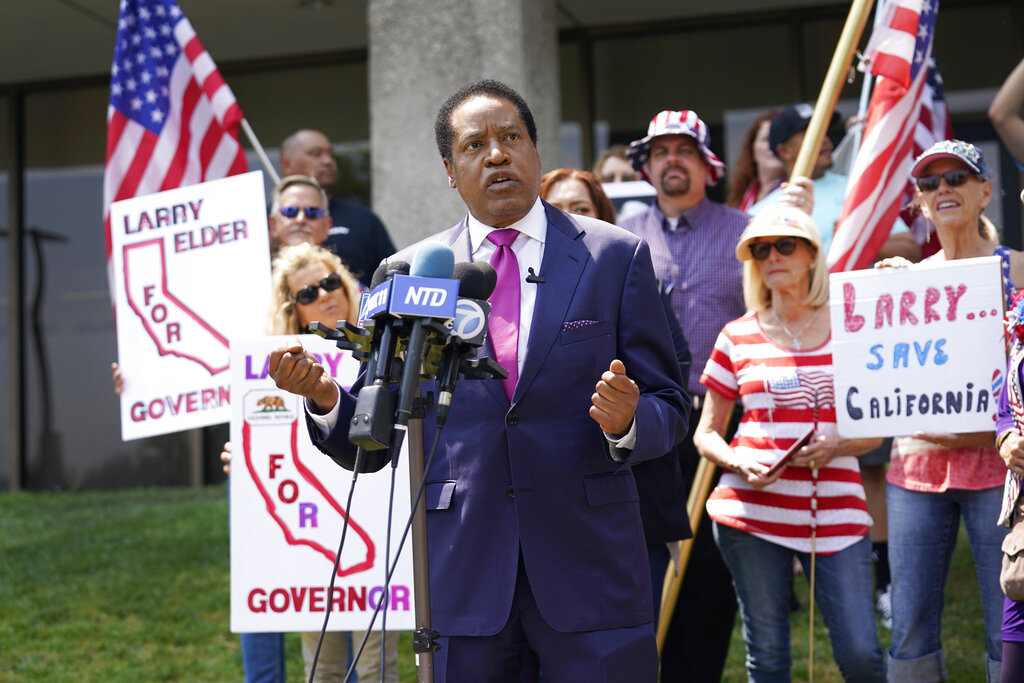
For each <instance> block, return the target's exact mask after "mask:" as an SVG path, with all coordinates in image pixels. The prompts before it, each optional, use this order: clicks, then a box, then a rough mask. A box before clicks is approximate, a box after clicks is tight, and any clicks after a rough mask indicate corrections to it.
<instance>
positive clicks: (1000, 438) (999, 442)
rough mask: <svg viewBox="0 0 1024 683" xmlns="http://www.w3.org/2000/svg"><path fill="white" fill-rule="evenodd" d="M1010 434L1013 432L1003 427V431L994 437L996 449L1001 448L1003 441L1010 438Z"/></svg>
mask: <svg viewBox="0 0 1024 683" xmlns="http://www.w3.org/2000/svg"><path fill="white" fill-rule="evenodd" d="M1010 434H1013V430H1012V429H1004V430H1003V432H1002V433H1001V434H1000V435H999V436H997V437H996V450H997V451H999V450H1002V448H1003V442H1004V441H1006V440H1007V439H1008V438H1010Z"/></svg>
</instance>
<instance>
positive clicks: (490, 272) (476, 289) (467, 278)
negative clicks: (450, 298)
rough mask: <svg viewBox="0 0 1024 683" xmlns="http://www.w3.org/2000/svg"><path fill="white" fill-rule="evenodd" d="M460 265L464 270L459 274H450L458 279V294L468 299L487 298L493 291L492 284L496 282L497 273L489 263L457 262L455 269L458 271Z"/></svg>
mask: <svg viewBox="0 0 1024 683" xmlns="http://www.w3.org/2000/svg"><path fill="white" fill-rule="evenodd" d="M460 266H465V267H464V268H462V269H461V270H462V271H464V272H462V273H460V274H459V275H454V274H453V275H452V277H454V278H455V279H456V280H458V281H459V296H461V297H465V298H468V299H487V298H489V297H490V296H491V293H492V292H494V286H495V285H496V284H497V283H498V274H497V273H496V272H495V271H494V268H493V267H491V264H489V263H486V262H483V261H475V262H473V263H458V264H456V265H455V270H456V271H460V268H459V267H460Z"/></svg>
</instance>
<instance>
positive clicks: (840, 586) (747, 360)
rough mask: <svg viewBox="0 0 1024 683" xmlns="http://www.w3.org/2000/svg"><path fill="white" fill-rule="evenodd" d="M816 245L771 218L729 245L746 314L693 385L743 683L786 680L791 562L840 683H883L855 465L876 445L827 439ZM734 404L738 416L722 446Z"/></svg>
mask: <svg viewBox="0 0 1024 683" xmlns="http://www.w3.org/2000/svg"><path fill="white" fill-rule="evenodd" d="M820 246H821V238H820V236H819V235H818V231H817V229H816V228H815V226H814V223H813V221H812V220H811V219H810V217H809V216H808V215H807V214H805V213H804V212H803V211H800V210H799V209H795V208H790V207H786V206H780V207H778V208H776V209H773V210H771V211H768V212H765V213H762V214H760V215H759V216H757V217H756V218H755V219H754V220H753V221H752V222H751V223H750V225H749V226H748V227H747V229H746V230H745V231H744V233H743V235H742V236H741V237H740V240H739V242H738V243H737V245H736V256H737V258H739V259H740V260H741V261H743V293H744V299H745V301H746V304H747V308H748V312H747V314H746V315H744V316H743V317H741V318H738V319H737V320H734V321H732V322H731V323H729V324H727V325H726V326H725V328H724V329H723V330H722V333H721V334H720V335H719V337H718V341H717V342H716V343H715V349H714V351H713V352H712V354H711V358H710V359H709V360H708V364H707V367H706V369H705V371H704V375H703V376H702V377H701V379H700V381H701V383H702V384H704V385H705V386H706V387H707V388H708V389H709V390H710V391H708V392H707V397H706V399H705V403H704V409H703V412H702V413H701V417H700V422H699V424H698V425H697V430H696V433H695V434H694V443H695V444H696V446H697V448H698V449H699V451H700V453H701V455H703V456H704V457H705V458H708V459H709V460H710V461H711V462H713V463H715V464H716V465H718V466H719V467H721V468H723V470H725V471H724V473H723V475H722V478H721V481H720V482H719V485H718V487H717V488H715V490H714V491H713V492H712V494H711V496H710V498H709V499H708V504H707V510H708V515H709V516H710V517H711V519H712V520H714V531H715V540H716V542H717V543H718V546H719V549H720V550H721V551H722V556H723V557H724V558H725V562H726V564H728V565H729V570H730V571H731V572H732V576H733V583H734V584H735V586H736V594H737V597H738V598H739V603H740V611H741V614H742V616H743V638H744V641H745V642H746V646H747V672H748V675H749V679H750V680H751V681H758V682H760V681H788V680H789V675H790V666H791V658H790V642H789V641H790V638H789V612H790V607H789V592H790V590H791V584H792V573H793V558H794V557H795V558H797V559H798V560H799V561H800V563H801V564H802V565H803V567H804V573H805V574H806V575H807V576H811V573H812V557H815V556H816V561H815V562H814V565H815V566H814V572H815V575H816V585H815V600H816V601H817V603H818V605H819V606H820V607H821V611H822V613H823V615H824V617H825V622H826V624H827V625H828V628H829V636H830V638H831V641H832V649H833V652H834V653H835V658H836V662H837V664H838V665H839V668H840V671H841V672H842V674H843V677H844V678H845V679H846V680H847V681H884V680H885V666H884V660H883V656H882V650H881V647H880V646H879V643H878V634H877V630H876V627H875V619H874V609H873V601H872V594H871V542H870V539H869V538H868V530H869V528H870V526H871V517H870V516H869V515H868V512H867V507H866V505H865V502H864V488H863V486H862V485H861V480H860V472H859V469H858V466H857V458H856V456H858V455H861V454H863V453H866V452H868V451H870V450H871V449H872V448H875V447H877V446H878V444H879V443H880V440H879V439H842V438H840V437H839V435H838V432H837V430H836V415H835V392H834V389H833V380H832V347H831V340H830V334H829V315H828V307H827V300H828V271H827V268H826V266H825V255H824V254H823V253H822V251H821V249H820ZM737 400H739V401H740V402H741V405H742V408H743V413H742V417H741V418H740V423H739V426H738V428H737V431H736V435H735V437H734V438H733V440H732V442H731V443H726V441H725V439H724V437H723V435H724V434H725V432H726V428H727V426H728V420H729V416H730V415H731V414H732V412H733V407H734V405H735V402H736V401H737ZM787 451H792V455H791V456H790V458H789V459H788V460H787V461H786V462H785V464H783V465H782V466H779V467H775V468H773V467H772V466H773V465H774V464H775V463H776V462H777V461H779V460H780V458H782V457H783V456H784V455H785V454H786V453H787Z"/></svg>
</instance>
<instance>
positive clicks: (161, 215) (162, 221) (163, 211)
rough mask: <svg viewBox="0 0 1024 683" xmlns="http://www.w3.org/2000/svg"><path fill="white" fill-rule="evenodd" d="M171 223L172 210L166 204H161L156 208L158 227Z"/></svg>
mask: <svg viewBox="0 0 1024 683" xmlns="http://www.w3.org/2000/svg"><path fill="white" fill-rule="evenodd" d="M170 224H171V212H170V210H168V208H167V207H166V206H161V207H160V208H158V209H157V210H156V227H158V228H162V227H164V226H165V225H170Z"/></svg>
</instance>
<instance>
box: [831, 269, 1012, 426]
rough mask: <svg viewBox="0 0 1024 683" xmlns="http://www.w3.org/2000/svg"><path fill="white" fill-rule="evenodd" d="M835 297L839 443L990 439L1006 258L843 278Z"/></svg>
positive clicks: (1002, 361) (838, 278)
mask: <svg viewBox="0 0 1024 683" xmlns="http://www.w3.org/2000/svg"><path fill="white" fill-rule="evenodd" d="M829 288H830V297H829V302H830V304H829V305H830V308H831V315H832V352H833V358H834V361H835V388H836V404H837V405H836V418H837V422H838V424H839V433H840V434H841V435H842V436H844V437H846V438H861V437H879V436H881V437H887V436H907V435H910V434H913V433H914V432H916V431H918V430H920V431H925V432H944V433H960V432H977V431H985V430H991V429H993V427H994V422H995V413H996V402H997V399H998V397H999V392H1000V390H1001V389H1002V386H1003V375H1004V373H1005V370H1006V352H1005V346H1004V342H1003V324H1002V321H1003V309H1004V306H1005V294H1004V289H1003V284H1002V276H1001V266H1000V259H999V257H997V256H989V257H985V258H975V259H963V260H959V261H948V262H945V263H937V264H920V265H915V266H912V267H909V268H880V269H876V270H860V271H853V272H849V273H836V274H833V275H832V276H831V277H830V282H829Z"/></svg>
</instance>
